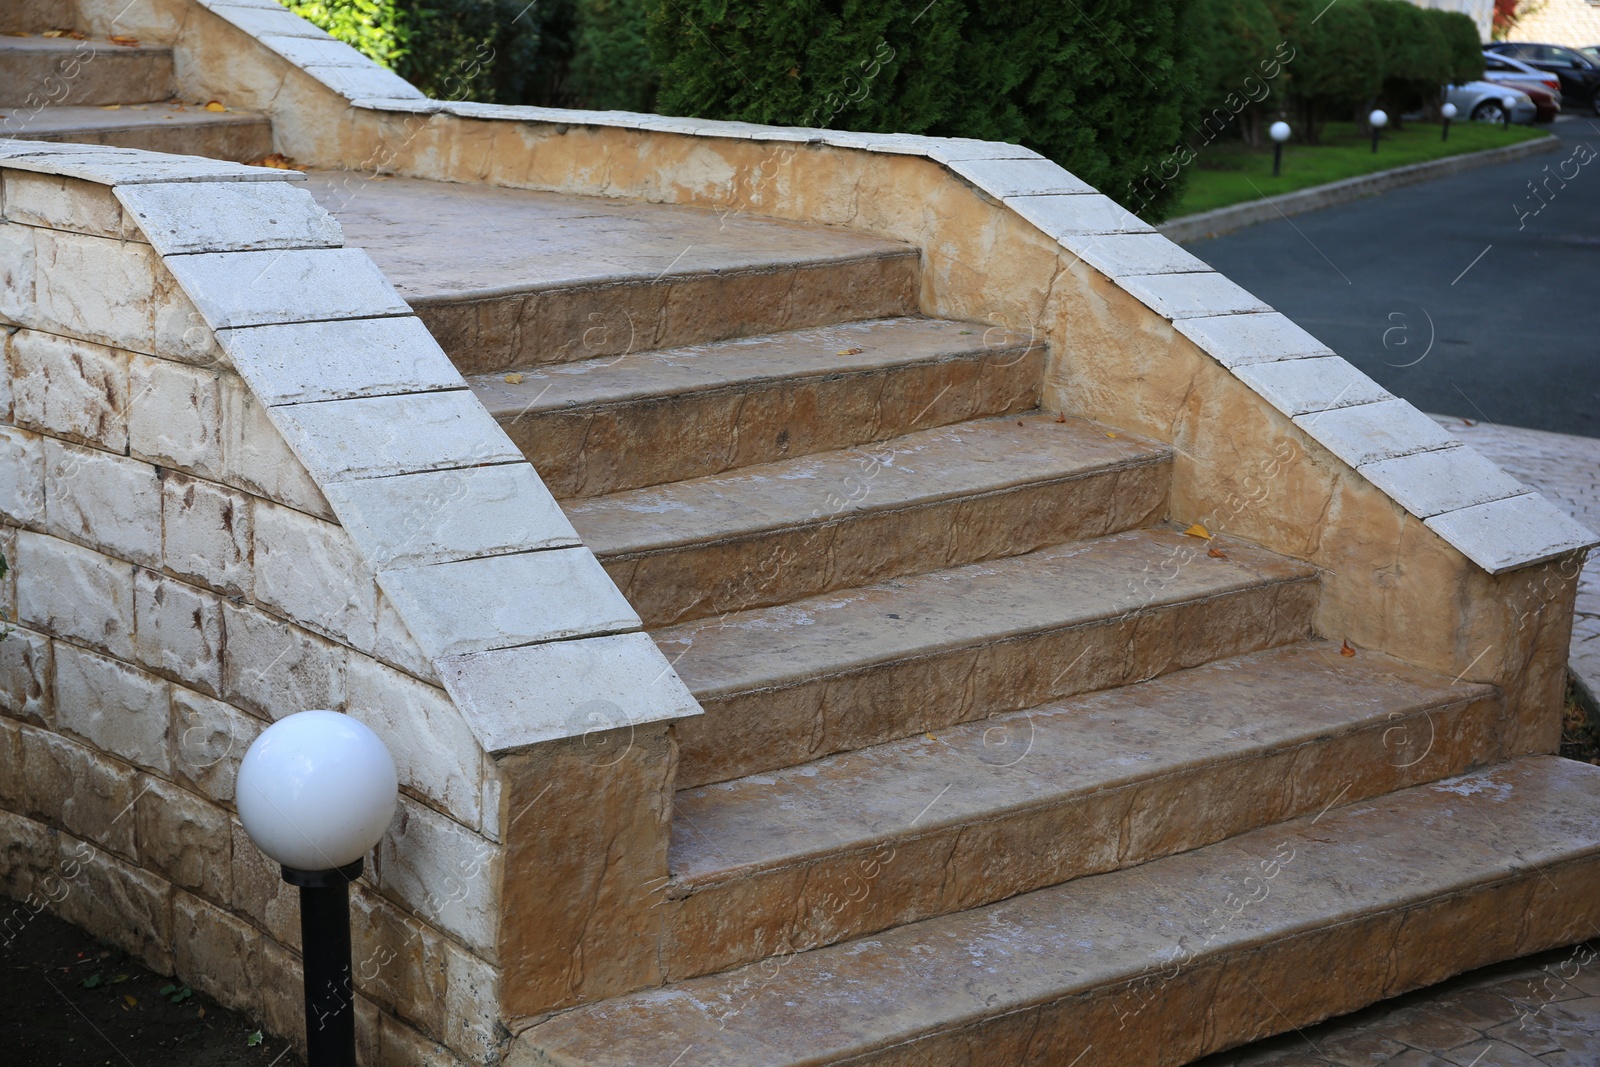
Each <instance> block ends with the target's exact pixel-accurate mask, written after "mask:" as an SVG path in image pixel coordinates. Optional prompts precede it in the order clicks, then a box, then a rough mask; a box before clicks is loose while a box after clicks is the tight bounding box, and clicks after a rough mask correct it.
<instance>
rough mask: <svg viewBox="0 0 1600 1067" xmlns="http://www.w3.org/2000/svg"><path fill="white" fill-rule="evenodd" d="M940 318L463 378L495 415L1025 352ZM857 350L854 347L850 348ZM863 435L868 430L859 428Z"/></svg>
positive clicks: (1007, 338)
mask: <svg viewBox="0 0 1600 1067" xmlns="http://www.w3.org/2000/svg"><path fill="white" fill-rule="evenodd" d="M984 330H985V327H983V326H978V325H974V324H971V323H965V322H955V321H951V320H946V319H925V318H915V317H902V318H892V319H872V320H867V321H863V322H849V323H842V324H839V325H835V326H819V327H812V328H809V329H803V330H789V331H785V332H782V333H772V334H765V335H762V336H758V337H748V338H739V339H735V340H729V341H715V342H711V343H708V344H699V345H689V346H686V347H681V348H667V349H659V350H656V351H651V352H638V353H633V354H631V355H628V356H626V357H620V358H619V357H617V356H603V357H600V358H598V359H588V360H582V361H579V362H574V363H556V364H546V365H541V366H539V367H535V368H530V369H527V370H524V371H521V372H519V373H520V374H521V380H520V381H517V382H507V381H506V380H505V379H506V375H505V374H504V373H502V372H494V373H491V374H478V375H471V376H469V377H468V378H467V384H468V385H470V386H471V387H472V390H473V392H474V393H475V394H477V397H478V399H479V400H481V401H483V403H484V406H485V407H487V408H488V409H489V413H490V414H491V415H494V416H495V417H496V418H498V419H508V418H515V417H516V416H518V415H523V414H535V413H540V412H547V411H561V410H565V409H571V408H582V407H595V408H603V407H608V406H611V405H620V404H626V403H630V402H637V401H641V400H649V399H654V398H659V397H668V396H681V395H685V394H689V393H704V392H714V391H737V390H739V389H742V388H747V387H749V386H751V385H754V384H756V383H761V382H776V381H783V380H788V379H794V378H799V377H808V376H838V375H846V374H867V373H871V372H873V371H879V370H883V369H886V368H892V367H901V366H908V365H913V364H918V363H930V362H939V361H942V360H948V359H954V358H961V357H970V356H972V355H973V354H983V353H985V352H987V351H1000V352H1004V351H1007V350H1012V349H1014V350H1017V351H1023V350H1026V349H1027V348H1028V347H1030V346H1029V343H1028V338H1027V337H1026V335H1023V334H1004V335H1003V337H1004V339H1003V340H1002V339H1001V337H1002V335H1001V334H1000V333H999V332H994V333H991V334H990V342H991V343H990V344H989V345H987V346H986V345H985V344H984ZM854 349H859V350H860V351H852V350H854ZM863 435H864V436H870V430H865V431H863Z"/></svg>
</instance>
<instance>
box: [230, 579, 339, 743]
mask: <svg viewBox="0 0 1600 1067" xmlns="http://www.w3.org/2000/svg"><path fill="white" fill-rule="evenodd" d="M222 624H223V628H224V630H225V632H226V633H227V648H226V651H225V652H224V655H223V665H222V671H223V690H224V696H225V698H226V699H227V700H228V701H229V702H230V703H236V704H239V705H240V706H241V707H244V708H248V709H249V710H251V711H254V712H257V713H258V714H261V715H264V716H266V717H267V718H270V719H279V718H282V717H283V716H285V715H291V714H293V713H294V712H297V711H306V710H309V709H312V708H327V709H329V710H333V711H339V710H342V709H343V708H344V669H345V657H346V654H347V653H346V650H345V649H344V648H343V647H341V646H339V645H336V644H334V643H333V642H331V641H328V640H326V639H324V638H321V637H318V636H317V635H316V634H313V633H311V632H310V631H308V630H303V629H301V628H300V627H298V626H292V625H290V624H289V623H287V622H285V621H284V620H283V619H280V618H277V617H276V616H273V615H268V614H267V613H265V612H262V611H257V610H256V609H255V608H250V607H234V606H233V605H232V604H228V603H225V604H223V606H222Z"/></svg>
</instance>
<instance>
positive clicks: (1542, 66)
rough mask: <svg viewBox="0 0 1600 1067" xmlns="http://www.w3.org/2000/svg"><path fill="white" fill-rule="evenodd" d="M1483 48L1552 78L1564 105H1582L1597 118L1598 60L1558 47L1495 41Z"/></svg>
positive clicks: (1599, 95) (1599, 103)
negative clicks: (1567, 102) (1566, 102)
mask: <svg viewBox="0 0 1600 1067" xmlns="http://www.w3.org/2000/svg"><path fill="white" fill-rule="evenodd" d="M1483 47H1484V51H1486V52H1495V53H1497V54H1499V55H1502V56H1510V57H1511V58H1512V59H1520V60H1521V61H1522V62H1524V63H1526V64H1528V65H1529V66H1531V67H1537V68H1538V69H1539V70H1542V71H1546V72H1548V73H1550V74H1554V75H1555V76H1556V77H1557V78H1558V79H1560V81H1561V95H1562V96H1563V97H1564V98H1565V99H1566V100H1567V101H1569V102H1571V103H1575V104H1586V105H1588V106H1589V107H1591V108H1593V109H1594V112H1595V114H1597V115H1600V59H1594V58H1591V57H1589V56H1587V55H1585V54H1583V53H1582V52H1580V51H1578V50H1577V49H1575V48H1567V47H1565V46H1564V45H1559V44H1531V43H1529V42H1527V41H1495V42H1493V43H1491V44H1486V45H1484V46H1483Z"/></svg>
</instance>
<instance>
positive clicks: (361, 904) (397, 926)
mask: <svg viewBox="0 0 1600 1067" xmlns="http://www.w3.org/2000/svg"><path fill="white" fill-rule="evenodd" d="M350 964H351V968H350V970H351V976H352V978H353V979H354V981H355V987H356V988H357V989H359V990H360V991H361V992H362V993H364V994H366V995H367V996H369V997H371V998H372V999H373V1000H374V1001H375V1002H376V1003H377V1004H378V1005H379V1006H381V1007H383V1008H387V1009H388V1010H390V1011H393V1012H397V1013H398V1014H399V1015H401V1016H402V1017H403V1018H406V1019H409V1020H411V1021H412V1022H414V1023H417V1024H420V1025H422V1026H424V1027H426V1028H427V1029H428V1030H430V1031H432V1032H433V1033H443V1032H444V1020H445V993H446V980H445V966H446V956H445V940H444V938H442V937H440V936H439V934H438V932H437V931H435V930H432V929H429V928H428V927H427V926H425V925H423V924H422V923H419V922H417V921H416V920H415V919H412V918H410V917H409V916H407V915H406V914H405V913H404V912H402V911H400V910H399V909H398V908H396V907H395V906H394V905H393V904H390V903H389V902H388V901H386V900H384V899H383V898H382V897H380V896H379V895H378V894H377V893H376V892H374V891H372V890H369V889H367V888H366V887H365V886H361V885H359V884H358V885H357V887H356V889H355V891H354V892H352V893H351V894H350Z"/></svg>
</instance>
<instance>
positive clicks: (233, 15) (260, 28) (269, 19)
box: [195, 0, 333, 41]
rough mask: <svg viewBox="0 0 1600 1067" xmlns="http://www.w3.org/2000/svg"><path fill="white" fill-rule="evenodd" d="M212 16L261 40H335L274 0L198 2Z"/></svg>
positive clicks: (202, 0)
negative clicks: (267, 0)
mask: <svg viewBox="0 0 1600 1067" xmlns="http://www.w3.org/2000/svg"><path fill="white" fill-rule="evenodd" d="M195 2H196V3H198V4H199V5H200V6H201V7H204V8H207V9H209V10H210V11H211V13H212V14H214V15H216V16H218V17H219V18H223V19H226V20H227V21H228V22H231V23H232V24H233V25H235V26H237V27H239V29H241V30H243V31H244V32H246V33H248V34H249V35H250V36H252V37H255V38H257V39H260V38H262V37H274V36H280V37H315V38H318V39H321V40H325V41H331V40H333V37H332V36H331V35H329V34H327V33H325V32H323V31H322V30H320V29H318V28H317V27H316V26H313V25H312V24H311V23H309V22H307V21H306V20H305V19H303V18H301V17H300V16H299V15H296V14H293V13H292V12H290V11H289V9H288V8H286V7H284V6H283V5H282V4H280V3H277V2H276V0H272V2H271V3H266V2H262V0H195Z"/></svg>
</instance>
